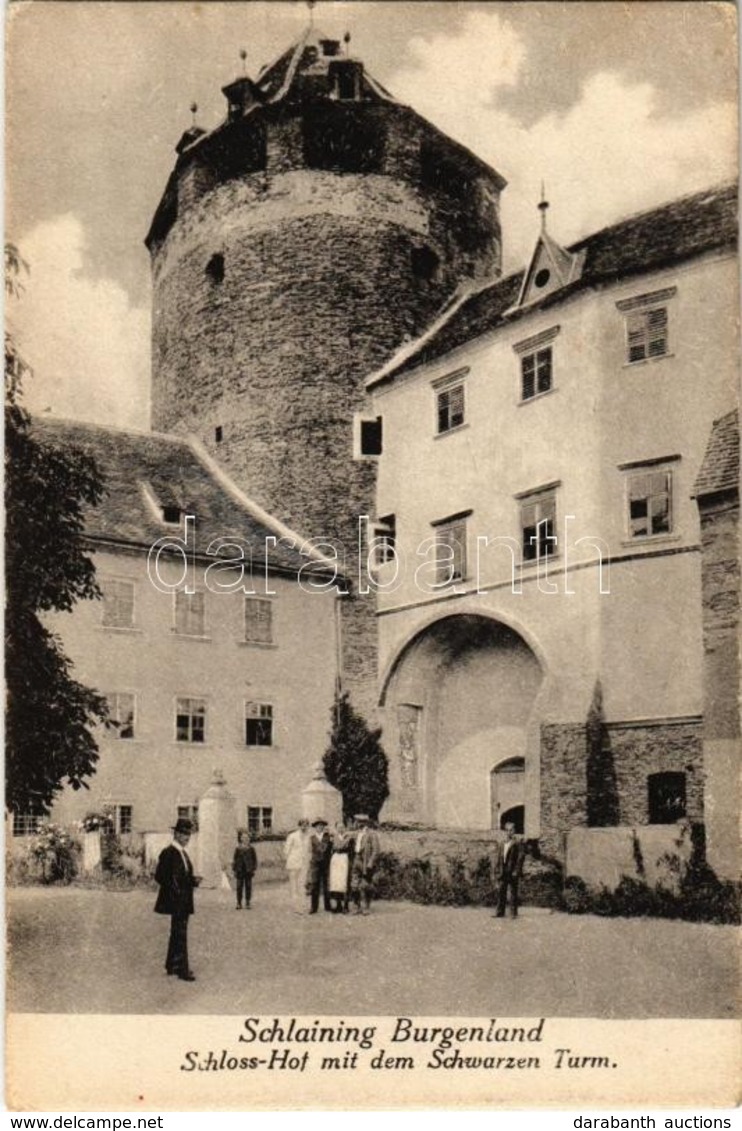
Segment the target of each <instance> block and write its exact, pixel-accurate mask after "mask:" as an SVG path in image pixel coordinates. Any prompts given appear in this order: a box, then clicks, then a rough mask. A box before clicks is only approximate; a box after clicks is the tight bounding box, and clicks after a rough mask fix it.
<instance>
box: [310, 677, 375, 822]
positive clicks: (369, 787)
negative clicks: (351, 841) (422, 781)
mask: <svg viewBox="0 0 742 1131" xmlns="http://www.w3.org/2000/svg"><path fill="white" fill-rule="evenodd" d="M380 739H381V731H380V730H371V729H370V728H369V726H368V724H367V723H366V720H365V719H364V718H363V717H362V716H361V715H359V714H358V713H357V712H356V711H354V709H353V707H352V706H351V702H350V697H349V695H348V693H347V691H346V692H344V693H343V694H341V695H337V696H336V698H335V704H334V706H333V711H332V729H331V731H330V744H329V746H328V748H327V750H326V751H325V755H324V759H323V761H324V768H325V775H326V777H327V780H328V781H329V783H330V785H334V786H335V788H336V789H339V790H340V792H341V793H342V795H343V816H344V818H345V820H348V818H350V817H352V816H353V815H354V814H355V813H368V815H369V817H371V818H372V819H373V820H377V819H378V816H379V811H380V809H381V807H382V805H383V804H384V802H385V801H386V799H387V797H388V796H389V763H388V761H387V756H386V754H385V753H384V750H383V747H382V745H381V741H380Z"/></svg>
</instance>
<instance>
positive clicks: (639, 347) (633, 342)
mask: <svg viewBox="0 0 742 1131" xmlns="http://www.w3.org/2000/svg"><path fill="white" fill-rule="evenodd" d="M626 342H627V349H628V355H627V360H628V362H629V364H631V362H634V361H646V360H647V358H649V357H663V356H664V355H665V354H666V353H667V307H666V306H658V307H656V308H655V309H654V310H637V311H635V312H634V313H633V314H629V315H628V317H627V319H626Z"/></svg>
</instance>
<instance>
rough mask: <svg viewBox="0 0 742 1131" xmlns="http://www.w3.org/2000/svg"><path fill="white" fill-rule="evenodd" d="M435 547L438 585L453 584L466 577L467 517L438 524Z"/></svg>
mask: <svg viewBox="0 0 742 1131" xmlns="http://www.w3.org/2000/svg"><path fill="white" fill-rule="evenodd" d="M435 549H436V567H437V568H436V583H437V584H438V585H451V584H452V583H453V582H454V581H461V580H462V578H464V577H466V519H463V518H460V519H456V520H455V521H451V522H443V523H441V524H440V525H439V526H436V528H435Z"/></svg>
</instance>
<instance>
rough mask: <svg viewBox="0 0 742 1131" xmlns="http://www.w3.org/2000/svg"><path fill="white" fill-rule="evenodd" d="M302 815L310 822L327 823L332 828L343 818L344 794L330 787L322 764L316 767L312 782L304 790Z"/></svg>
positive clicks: (302, 794) (319, 763) (332, 786)
mask: <svg viewBox="0 0 742 1131" xmlns="http://www.w3.org/2000/svg"><path fill="white" fill-rule="evenodd" d="M301 815H302V817H306V818H307V820H308V821H317V820H320V819H322V820H323V821H327V823H328V825H329V826H330V828H332V826H333V825H335V824H337V822H338V821H341V820H342V818H343V797H342V794H341V793H340V791H339V790H337V789H335V786H334V785H330V783H329V781H328V780H327V778H326V777H325V770H324V767H323V765H322V763H321V762H318V763H317V765H316V766H315V767H314V775H313V777H312V780H311V781H310V783H309V785H307V786H305V788H304V789H303V790H302V793H301Z"/></svg>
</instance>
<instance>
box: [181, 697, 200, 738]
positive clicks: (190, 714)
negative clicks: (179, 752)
mask: <svg viewBox="0 0 742 1131" xmlns="http://www.w3.org/2000/svg"><path fill="white" fill-rule="evenodd" d="M175 737H176V740H177V741H178V742H203V741H204V739H205V737H206V700H205V699H178V700H176V706H175Z"/></svg>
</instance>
